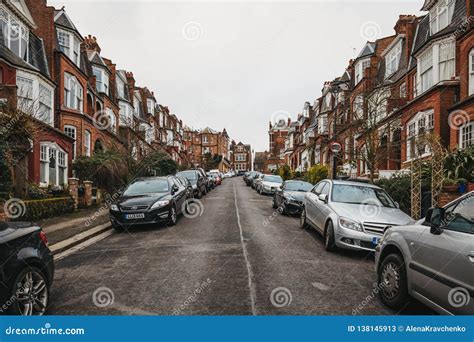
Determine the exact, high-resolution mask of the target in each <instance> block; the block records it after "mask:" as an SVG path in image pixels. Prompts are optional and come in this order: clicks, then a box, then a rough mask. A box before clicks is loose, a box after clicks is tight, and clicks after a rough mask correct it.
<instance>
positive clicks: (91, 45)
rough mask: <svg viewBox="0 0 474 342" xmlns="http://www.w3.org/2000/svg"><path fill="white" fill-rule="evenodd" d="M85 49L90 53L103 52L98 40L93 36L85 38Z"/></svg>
mask: <svg viewBox="0 0 474 342" xmlns="http://www.w3.org/2000/svg"><path fill="white" fill-rule="evenodd" d="M82 44H83V46H84V48H85V49H86V50H88V51H96V52H98V53H100V52H101V49H100V46H99V44H98V43H97V38H96V37H93V36H91V35H88V36H87V37H84V42H83V43H82Z"/></svg>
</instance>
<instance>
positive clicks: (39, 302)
mask: <svg viewBox="0 0 474 342" xmlns="http://www.w3.org/2000/svg"><path fill="white" fill-rule="evenodd" d="M11 298H12V299H13V302H12V304H11V305H10V307H9V308H8V311H9V313H11V314H12V315H16V316H42V315H43V314H44V313H45V312H46V309H47V308H48V305H49V286H48V281H47V279H46V277H45V275H44V274H43V272H41V270H40V269H38V268H36V267H27V268H25V269H23V270H22V271H21V272H20V273H19V274H18V276H17V277H16V278H15V282H14V283H13V286H12V292H11Z"/></svg>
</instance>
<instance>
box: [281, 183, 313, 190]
mask: <svg viewBox="0 0 474 342" xmlns="http://www.w3.org/2000/svg"><path fill="white" fill-rule="evenodd" d="M312 188H313V184H311V183H307V182H288V183H285V190H288V191H304V192H307V191H310V190H311V189H312Z"/></svg>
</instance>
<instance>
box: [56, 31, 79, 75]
mask: <svg viewBox="0 0 474 342" xmlns="http://www.w3.org/2000/svg"><path fill="white" fill-rule="evenodd" d="M57 31H58V42H59V48H60V49H61V51H62V52H64V54H65V55H66V56H68V57H69V58H70V59H71V60H72V61H73V62H74V64H76V65H77V66H78V67H80V58H79V56H80V51H79V50H80V49H79V44H80V43H79V39H77V37H76V36H75V35H74V34H72V33H70V32H67V31H64V30H60V29H58V30H57Z"/></svg>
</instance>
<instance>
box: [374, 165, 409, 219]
mask: <svg viewBox="0 0 474 342" xmlns="http://www.w3.org/2000/svg"><path fill="white" fill-rule="evenodd" d="M377 185H378V186H380V187H381V188H382V189H384V190H385V191H386V192H387V193H388V194H389V195H390V197H392V199H393V200H394V201H395V202H398V204H399V205H400V209H401V210H402V211H404V212H405V213H407V214H408V215H410V213H411V195H410V194H411V177H410V175H409V174H406V173H397V174H395V175H394V176H393V177H392V178H390V179H379V180H378V181H377Z"/></svg>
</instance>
